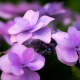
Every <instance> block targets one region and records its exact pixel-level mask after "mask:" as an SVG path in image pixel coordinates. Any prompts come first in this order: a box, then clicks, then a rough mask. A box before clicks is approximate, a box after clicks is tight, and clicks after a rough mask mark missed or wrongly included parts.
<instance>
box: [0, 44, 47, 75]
mask: <svg viewBox="0 0 80 80" xmlns="http://www.w3.org/2000/svg"><path fill="white" fill-rule="evenodd" d="M44 63H45V58H44V57H43V56H41V55H40V54H38V53H36V52H34V49H33V48H26V47H25V46H23V45H21V44H19V43H17V44H14V45H13V47H12V49H11V52H10V53H9V54H6V55H4V56H2V57H1V58H0V68H1V70H2V71H3V72H7V73H13V74H14V75H22V74H23V73H24V70H23V69H24V68H25V67H27V68H29V69H30V70H31V71H36V70H39V69H41V68H42V67H43V66H44Z"/></svg>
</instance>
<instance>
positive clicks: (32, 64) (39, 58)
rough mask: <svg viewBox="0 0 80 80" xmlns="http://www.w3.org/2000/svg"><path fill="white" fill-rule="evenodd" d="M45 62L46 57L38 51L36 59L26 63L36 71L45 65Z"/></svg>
mask: <svg viewBox="0 0 80 80" xmlns="http://www.w3.org/2000/svg"><path fill="white" fill-rule="evenodd" d="M44 64H45V58H44V57H43V56H42V55H40V54H38V53H36V54H35V58H34V60H33V61H32V62H30V63H28V64H26V67H28V68H29V69H30V70H32V71H36V70H39V69H41V68H42V67H43V66H44Z"/></svg>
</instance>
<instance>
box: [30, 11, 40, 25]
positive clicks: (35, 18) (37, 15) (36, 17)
mask: <svg viewBox="0 0 80 80" xmlns="http://www.w3.org/2000/svg"><path fill="white" fill-rule="evenodd" d="M38 18H39V12H38V11H37V12H35V14H34V15H33V16H32V20H31V21H30V25H31V26H34V25H35V24H36V23H37V21H38Z"/></svg>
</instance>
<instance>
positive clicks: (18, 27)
mask: <svg viewBox="0 0 80 80" xmlns="http://www.w3.org/2000/svg"><path fill="white" fill-rule="evenodd" d="M38 18H39V12H38V11H37V12H35V11H33V10H28V11H27V12H26V13H25V15H24V16H23V17H17V18H15V19H14V21H15V23H16V24H15V25H14V26H12V27H11V28H10V29H9V31H8V32H9V34H11V35H14V36H15V40H16V41H17V42H19V43H23V42H24V41H26V40H28V39H30V38H32V39H40V40H42V41H44V42H46V43H50V41H51V30H50V28H48V27H45V26H46V25H47V24H48V23H49V22H51V21H52V20H54V18H51V17H48V16H42V17H40V18H39V19H38ZM11 40H12V39H11ZM11 42H13V41H11Z"/></svg>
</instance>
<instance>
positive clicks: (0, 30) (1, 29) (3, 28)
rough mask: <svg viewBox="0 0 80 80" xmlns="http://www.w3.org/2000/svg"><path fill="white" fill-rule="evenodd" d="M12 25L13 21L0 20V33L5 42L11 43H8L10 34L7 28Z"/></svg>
mask: <svg viewBox="0 0 80 80" xmlns="http://www.w3.org/2000/svg"><path fill="white" fill-rule="evenodd" d="M13 25H14V21H12V20H10V21H7V22H6V23H3V22H1V21H0V35H1V36H2V37H3V38H4V39H5V40H6V42H7V43H8V44H9V45H11V43H10V34H9V33H8V29H9V28H11V26H13Z"/></svg>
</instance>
